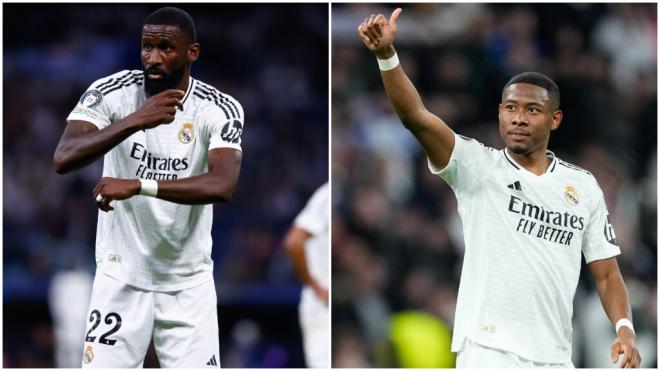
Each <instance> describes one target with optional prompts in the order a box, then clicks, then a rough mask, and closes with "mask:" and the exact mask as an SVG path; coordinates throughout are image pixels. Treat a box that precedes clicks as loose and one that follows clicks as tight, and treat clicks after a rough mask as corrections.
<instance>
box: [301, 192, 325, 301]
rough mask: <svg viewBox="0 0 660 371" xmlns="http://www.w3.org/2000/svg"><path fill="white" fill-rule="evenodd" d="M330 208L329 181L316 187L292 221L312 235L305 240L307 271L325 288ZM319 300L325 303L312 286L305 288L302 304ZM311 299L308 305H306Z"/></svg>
mask: <svg viewBox="0 0 660 371" xmlns="http://www.w3.org/2000/svg"><path fill="white" fill-rule="evenodd" d="M329 210H330V190H329V187H328V183H325V184H324V185H322V186H321V187H319V188H318V189H317V190H316V192H314V194H313V195H312V197H311V198H310V199H309V201H308V202H307V205H305V208H304V209H303V210H302V211H301V212H300V214H298V216H297V217H296V219H295V220H294V222H293V224H294V225H295V226H296V227H298V228H301V229H304V230H305V231H307V232H308V233H309V234H310V235H311V236H310V237H309V238H308V239H307V241H306V243H305V257H306V260H307V266H308V269H309V274H310V275H311V276H312V277H313V278H314V279H315V280H316V281H317V282H318V283H319V284H320V285H321V286H323V287H326V288H327V287H328V285H329V281H330V271H329V268H328V263H329V255H330V238H329V229H330V221H329V215H328V213H329ZM316 301H318V303H316V304H318V305H323V306H325V303H322V302H321V301H320V299H318V298H317V297H316V295H314V293H313V291H312V289H311V288H307V287H306V288H304V289H303V293H302V299H301V306H303V307H304V306H306V305H307V306H313V304H311V302H316ZM307 302H310V304H307Z"/></svg>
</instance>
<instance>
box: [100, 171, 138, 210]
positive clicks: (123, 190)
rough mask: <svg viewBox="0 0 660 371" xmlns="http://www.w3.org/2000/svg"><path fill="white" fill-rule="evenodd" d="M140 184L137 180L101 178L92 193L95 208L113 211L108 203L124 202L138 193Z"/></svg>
mask: <svg viewBox="0 0 660 371" xmlns="http://www.w3.org/2000/svg"><path fill="white" fill-rule="evenodd" d="M140 187H141V183H140V181H139V180H137V179H118V178H110V177H103V178H101V180H100V181H99V182H98V183H97V184H96V187H94V191H93V192H92V194H93V197H94V201H96V206H97V207H98V208H99V209H101V210H103V211H106V212H107V211H110V210H114V209H115V208H114V207H112V206H110V201H113V200H125V199H127V198H131V197H133V196H135V195H136V194H138V193H139V192H140Z"/></svg>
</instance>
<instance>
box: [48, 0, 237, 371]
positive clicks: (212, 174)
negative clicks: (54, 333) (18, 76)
mask: <svg viewBox="0 0 660 371" xmlns="http://www.w3.org/2000/svg"><path fill="white" fill-rule="evenodd" d="M141 46H142V48H141V50H142V51H141V57H142V64H143V66H144V70H143V71H138V70H136V71H122V72H119V73H116V74H114V75H111V76H108V77H105V78H102V79H99V80H97V81H96V82H94V83H93V84H92V85H91V86H90V88H89V89H88V90H87V92H86V93H85V94H84V95H83V96H82V98H81V99H80V102H78V104H77V105H76V107H75V108H74V110H73V111H72V112H71V114H70V115H69V117H68V118H67V121H68V125H67V127H66V129H65V131H64V134H63V135H62V138H61V140H60V143H59V145H58V146H57V149H56V151H55V155H54V160H53V162H54V167H55V169H56V170H57V172H58V173H66V172H70V171H74V170H76V169H79V168H82V167H84V166H86V165H88V164H90V163H92V162H93V161H95V160H96V159H98V158H99V157H101V156H103V178H102V179H101V181H100V182H99V183H98V184H97V185H96V187H95V188H94V191H93V198H94V200H95V201H96V202H97V205H98V208H99V209H100V210H102V211H104V212H102V213H99V217H98V228H97V235H96V262H97V270H96V276H95V279H94V287H93V292H92V298H91V303H90V307H89V318H88V321H89V322H88V324H87V334H86V338H85V347H84V349H82V350H81V354H82V365H83V367H140V366H141V365H142V363H143V361H144V356H145V354H146V351H147V348H148V346H149V343H150V342H151V341H152V340H153V343H154V346H155V349H156V353H157V355H158V360H159V362H160V365H161V366H162V367H185V368H198V367H219V365H220V363H219V361H220V360H219V356H220V354H219V334H218V322H217V307H216V305H217V298H216V292H215V285H214V282H213V274H212V272H213V261H212V260H211V245H212V240H211V225H212V219H213V206H212V205H211V204H212V203H214V202H227V201H229V200H231V198H232V194H233V193H234V189H235V188H236V183H237V181H238V176H239V171H240V166H241V133H242V129H243V119H244V117H243V109H242V107H241V105H240V104H239V103H238V102H237V101H236V100H235V99H233V98H232V97H230V96H229V95H226V94H224V93H221V92H220V91H218V90H216V89H215V88H213V87H211V86H209V85H207V84H205V83H203V82H201V81H199V80H196V79H194V78H192V77H191V76H190V67H191V64H192V63H193V62H195V61H196V60H197V58H198V57H199V54H200V45H199V44H198V43H197V42H196V34H195V25H194V23H193V20H192V18H191V17H190V15H189V14H188V13H186V12H184V11H183V10H181V9H177V8H171V7H167V8H162V9H159V10H157V11H155V12H154V13H152V14H151V15H150V16H149V17H148V18H147V20H146V21H145V24H144V26H143V28H142V43H141Z"/></svg>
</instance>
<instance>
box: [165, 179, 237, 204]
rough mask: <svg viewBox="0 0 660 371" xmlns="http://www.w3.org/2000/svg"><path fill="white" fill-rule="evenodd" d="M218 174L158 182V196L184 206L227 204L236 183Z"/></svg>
mask: <svg viewBox="0 0 660 371" xmlns="http://www.w3.org/2000/svg"><path fill="white" fill-rule="evenodd" d="M230 178H238V175H236V176H235V177H227V176H222V175H219V174H213V173H206V174H202V175H197V176H193V177H189V178H183V179H176V180H159V181H158V195H157V197H158V198H160V199H162V200H167V201H171V202H176V203H178V204H185V205H200V204H210V203H215V202H229V201H230V200H231V198H232V196H233V195H234V190H235V188H236V182H235V181H233V180H231V179H230Z"/></svg>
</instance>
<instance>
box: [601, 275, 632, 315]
mask: <svg viewBox="0 0 660 371" xmlns="http://www.w3.org/2000/svg"><path fill="white" fill-rule="evenodd" d="M596 289H597V290H598V295H599V296H600V301H601V303H602V304H603V309H604V310H605V313H607V317H608V318H609V319H610V322H611V323H612V324H613V325H614V324H616V322H617V321H618V320H620V319H621V318H628V319H629V320H632V312H631V310H630V303H629V301H628V291H627V290H626V286H625V284H624V282H623V278H622V277H621V273H620V272H619V271H618V270H616V271H615V272H610V273H609V274H607V275H606V276H605V277H603V278H602V279H600V280H598V281H597V282H596Z"/></svg>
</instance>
